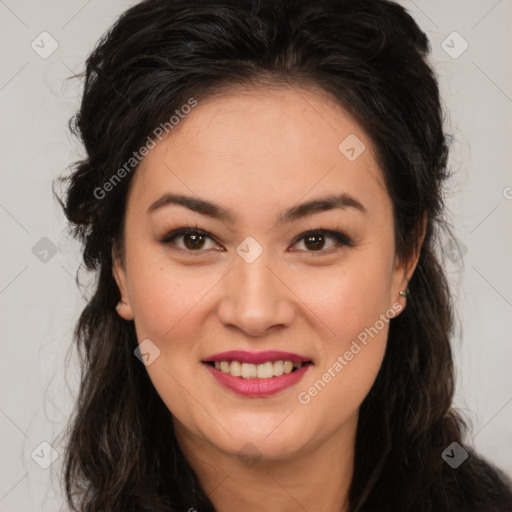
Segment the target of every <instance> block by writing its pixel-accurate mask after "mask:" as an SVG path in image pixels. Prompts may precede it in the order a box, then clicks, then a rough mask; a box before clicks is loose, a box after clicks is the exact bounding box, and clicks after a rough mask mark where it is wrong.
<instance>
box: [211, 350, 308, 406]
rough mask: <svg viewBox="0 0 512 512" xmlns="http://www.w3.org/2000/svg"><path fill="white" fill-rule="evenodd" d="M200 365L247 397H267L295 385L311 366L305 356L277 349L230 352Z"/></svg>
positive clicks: (228, 386) (217, 379)
mask: <svg viewBox="0 0 512 512" xmlns="http://www.w3.org/2000/svg"><path fill="white" fill-rule="evenodd" d="M203 363H204V364H205V365H206V367H207V369H208V370H209V371H210V373H211V375H212V376H213V377H214V378H215V380H216V381H217V382H218V383H220V384H221V385H222V386H224V387H226V388H228V389H230V390H231V391H234V392H235V393H237V394H240V395H243V396H250V397H266V396H269V395H273V394H275V393H278V392H280V391H282V390H284V389H286V388H288V387H290V386H292V385H294V384H296V383H297V382H298V381H299V380H300V379H302V377H303V376H304V374H305V373H306V372H307V371H308V369H309V367H310V366H311V365H312V361H311V359H309V358H308V357H306V356H303V355H300V354H294V353H291V352H282V351H276V350H271V351H265V352H246V351H239V350H232V351H228V352H221V353H218V354H214V355H212V356H209V357H208V358H206V359H205V360H204V361H203Z"/></svg>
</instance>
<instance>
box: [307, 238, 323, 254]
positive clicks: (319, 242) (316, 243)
mask: <svg viewBox="0 0 512 512" xmlns="http://www.w3.org/2000/svg"><path fill="white" fill-rule="evenodd" d="M323 238H324V237H323V235H310V236H308V237H307V238H306V246H308V244H310V243H312V244H313V245H312V247H309V246H308V247H309V248H312V249H314V250H317V249H321V248H322V247H323V245H324V244H323V242H324V240H323Z"/></svg>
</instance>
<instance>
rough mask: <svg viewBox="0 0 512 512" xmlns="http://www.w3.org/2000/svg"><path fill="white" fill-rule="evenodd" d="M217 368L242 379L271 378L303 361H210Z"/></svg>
mask: <svg viewBox="0 0 512 512" xmlns="http://www.w3.org/2000/svg"><path fill="white" fill-rule="evenodd" d="M211 364H214V365H215V368H216V369H217V370H220V371H221V372H223V373H229V374H230V375H233V376H234V377H242V378H244V379H271V378H273V377H280V376H281V375H284V374H288V373H292V372H293V371H296V370H297V369H299V368H302V365H303V364H304V363H302V362H296V363H294V362H292V361H290V360H285V361H283V360H280V361H273V362H272V361H267V362H265V363H261V364H251V363H242V362H240V361H215V363H211Z"/></svg>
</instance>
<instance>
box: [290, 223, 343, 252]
mask: <svg viewBox="0 0 512 512" xmlns="http://www.w3.org/2000/svg"><path fill="white" fill-rule="evenodd" d="M329 240H331V243H330V245H329ZM300 243H302V244H304V247H305V249H301V248H299V250H302V251H306V252H324V249H325V252H327V251H328V250H329V249H335V248H336V247H340V246H349V247H351V246H352V242H351V241H350V239H349V238H348V237H347V236H346V235H344V234H343V233H340V232H339V231H330V230H325V229H321V230H316V231H310V232H308V233H304V234H303V235H301V237H300V238H299V239H298V240H297V242H296V243H295V244H294V245H297V244H300ZM326 244H327V247H326Z"/></svg>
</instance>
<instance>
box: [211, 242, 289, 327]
mask: <svg viewBox="0 0 512 512" xmlns="http://www.w3.org/2000/svg"><path fill="white" fill-rule="evenodd" d="M270 260H271V256H270V255H269V254H268V253H266V252H265V251H263V252H262V253H261V254H260V255H259V256H258V257H257V258H256V259H255V260H254V261H250V260H245V259H244V257H243V255H242V256H240V257H238V256H237V257H236V258H235V262H234V269H233V271H232V272H230V273H229V275H228V276H226V278H227V279H226V282H225V286H224V289H223V296H222V303H221V305H220V308H219V316H220V319H221V321H222V322H223V323H225V324H232V325H235V326H237V327H239V328H240V329H242V330H244V331H246V332H247V333H248V334H251V335H259V334H262V333H264V332H265V331H266V330H267V329H269V328H271V327H272V326H275V325H287V324H289V323H290V322H291V321H292V319H293V314H294V308H293V304H292V303H291V302H290V298H289V297H288V294H287V287H286V286H284V285H283V283H281V282H280V280H279V279H278V278H277V277H276V275H275V273H278V269H277V268H275V265H273V264H272V262H271V261H270ZM274 268H275V269H274Z"/></svg>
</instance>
